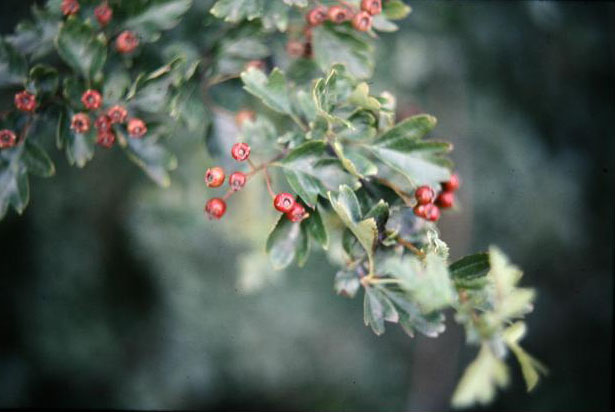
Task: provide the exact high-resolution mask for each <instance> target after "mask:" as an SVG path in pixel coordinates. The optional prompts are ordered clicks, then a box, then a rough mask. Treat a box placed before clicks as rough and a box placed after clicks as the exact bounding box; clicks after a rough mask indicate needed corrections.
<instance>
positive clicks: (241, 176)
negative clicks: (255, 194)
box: [228, 172, 248, 192]
mask: <svg viewBox="0 0 615 412" xmlns="http://www.w3.org/2000/svg"><path fill="white" fill-rule="evenodd" d="M247 179H248V178H247V176H246V174H245V173H242V172H233V173H231V175H230V176H229V178H228V184H229V186H231V189H232V190H233V191H235V192H236V191H238V190H239V189H241V188H242V187H244V186H245V184H246V181H247Z"/></svg>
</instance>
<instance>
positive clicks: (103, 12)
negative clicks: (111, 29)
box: [94, 0, 113, 27]
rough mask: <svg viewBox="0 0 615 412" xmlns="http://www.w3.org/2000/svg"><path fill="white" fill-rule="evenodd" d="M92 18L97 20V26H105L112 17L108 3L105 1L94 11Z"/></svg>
mask: <svg viewBox="0 0 615 412" xmlns="http://www.w3.org/2000/svg"><path fill="white" fill-rule="evenodd" d="M94 16H96V20H98V24H100V25H101V26H103V27H104V26H106V25H107V24H109V22H110V21H111V18H112V17H113V10H112V9H111V7H109V3H108V2H107V1H106V0H105V1H103V2H102V3H100V4H99V5H98V6H96V8H95V9H94Z"/></svg>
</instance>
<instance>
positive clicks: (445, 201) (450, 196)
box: [436, 192, 455, 209]
mask: <svg viewBox="0 0 615 412" xmlns="http://www.w3.org/2000/svg"><path fill="white" fill-rule="evenodd" d="M454 204H455V194H454V193H453V192H442V193H440V194H439V195H438V198H437V199H436V205H438V206H439V207H440V208H442V209H448V208H450V207H453V205H454Z"/></svg>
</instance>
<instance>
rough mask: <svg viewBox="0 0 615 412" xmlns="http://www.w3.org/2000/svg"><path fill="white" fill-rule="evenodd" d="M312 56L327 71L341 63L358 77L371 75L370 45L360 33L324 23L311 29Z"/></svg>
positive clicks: (372, 67) (372, 66)
mask: <svg viewBox="0 0 615 412" xmlns="http://www.w3.org/2000/svg"><path fill="white" fill-rule="evenodd" d="M312 45H313V48H314V58H315V60H316V63H318V65H319V66H320V68H321V70H323V71H324V72H328V71H329V69H330V68H331V67H333V66H334V65H336V64H343V65H345V66H346V68H347V69H348V71H349V72H350V73H352V74H353V75H355V76H357V77H359V78H363V79H364V78H368V77H371V75H372V72H373V70H374V63H373V58H372V47H371V46H370V45H369V43H367V42H366V41H365V40H364V39H363V37H361V35H360V34H357V33H354V32H352V31H348V30H346V29H344V28H342V27H338V26H334V25H332V24H330V23H325V24H323V25H321V26H319V27H315V28H314V30H313V40H312Z"/></svg>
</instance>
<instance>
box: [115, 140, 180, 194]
mask: <svg viewBox="0 0 615 412" xmlns="http://www.w3.org/2000/svg"><path fill="white" fill-rule="evenodd" d="M155 140H156V139H154V138H153V136H151V135H150V136H148V137H147V138H142V139H134V138H131V137H129V138H128V139H126V143H127V144H126V146H125V147H123V148H124V150H125V152H126V154H127V155H128V158H129V159H130V160H132V161H133V162H134V163H136V164H137V165H138V166H139V167H140V168H141V169H143V170H144V171H145V173H146V174H147V175H148V176H149V177H150V178H151V179H152V180H153V181H154V182H156V183H157V184H158V185H159V186H161V187H169V186H170V185H171V178H170V176H169V173H168V172H169V171H170V170H173V169H175V168H176V167H177V158H176V157H175V155H174V154H173V153H171V152H169V151H168V150H167V149H166V148H165V147H164V146H162V145H160V144H158V143H156V141H155Z"/></svg>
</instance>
